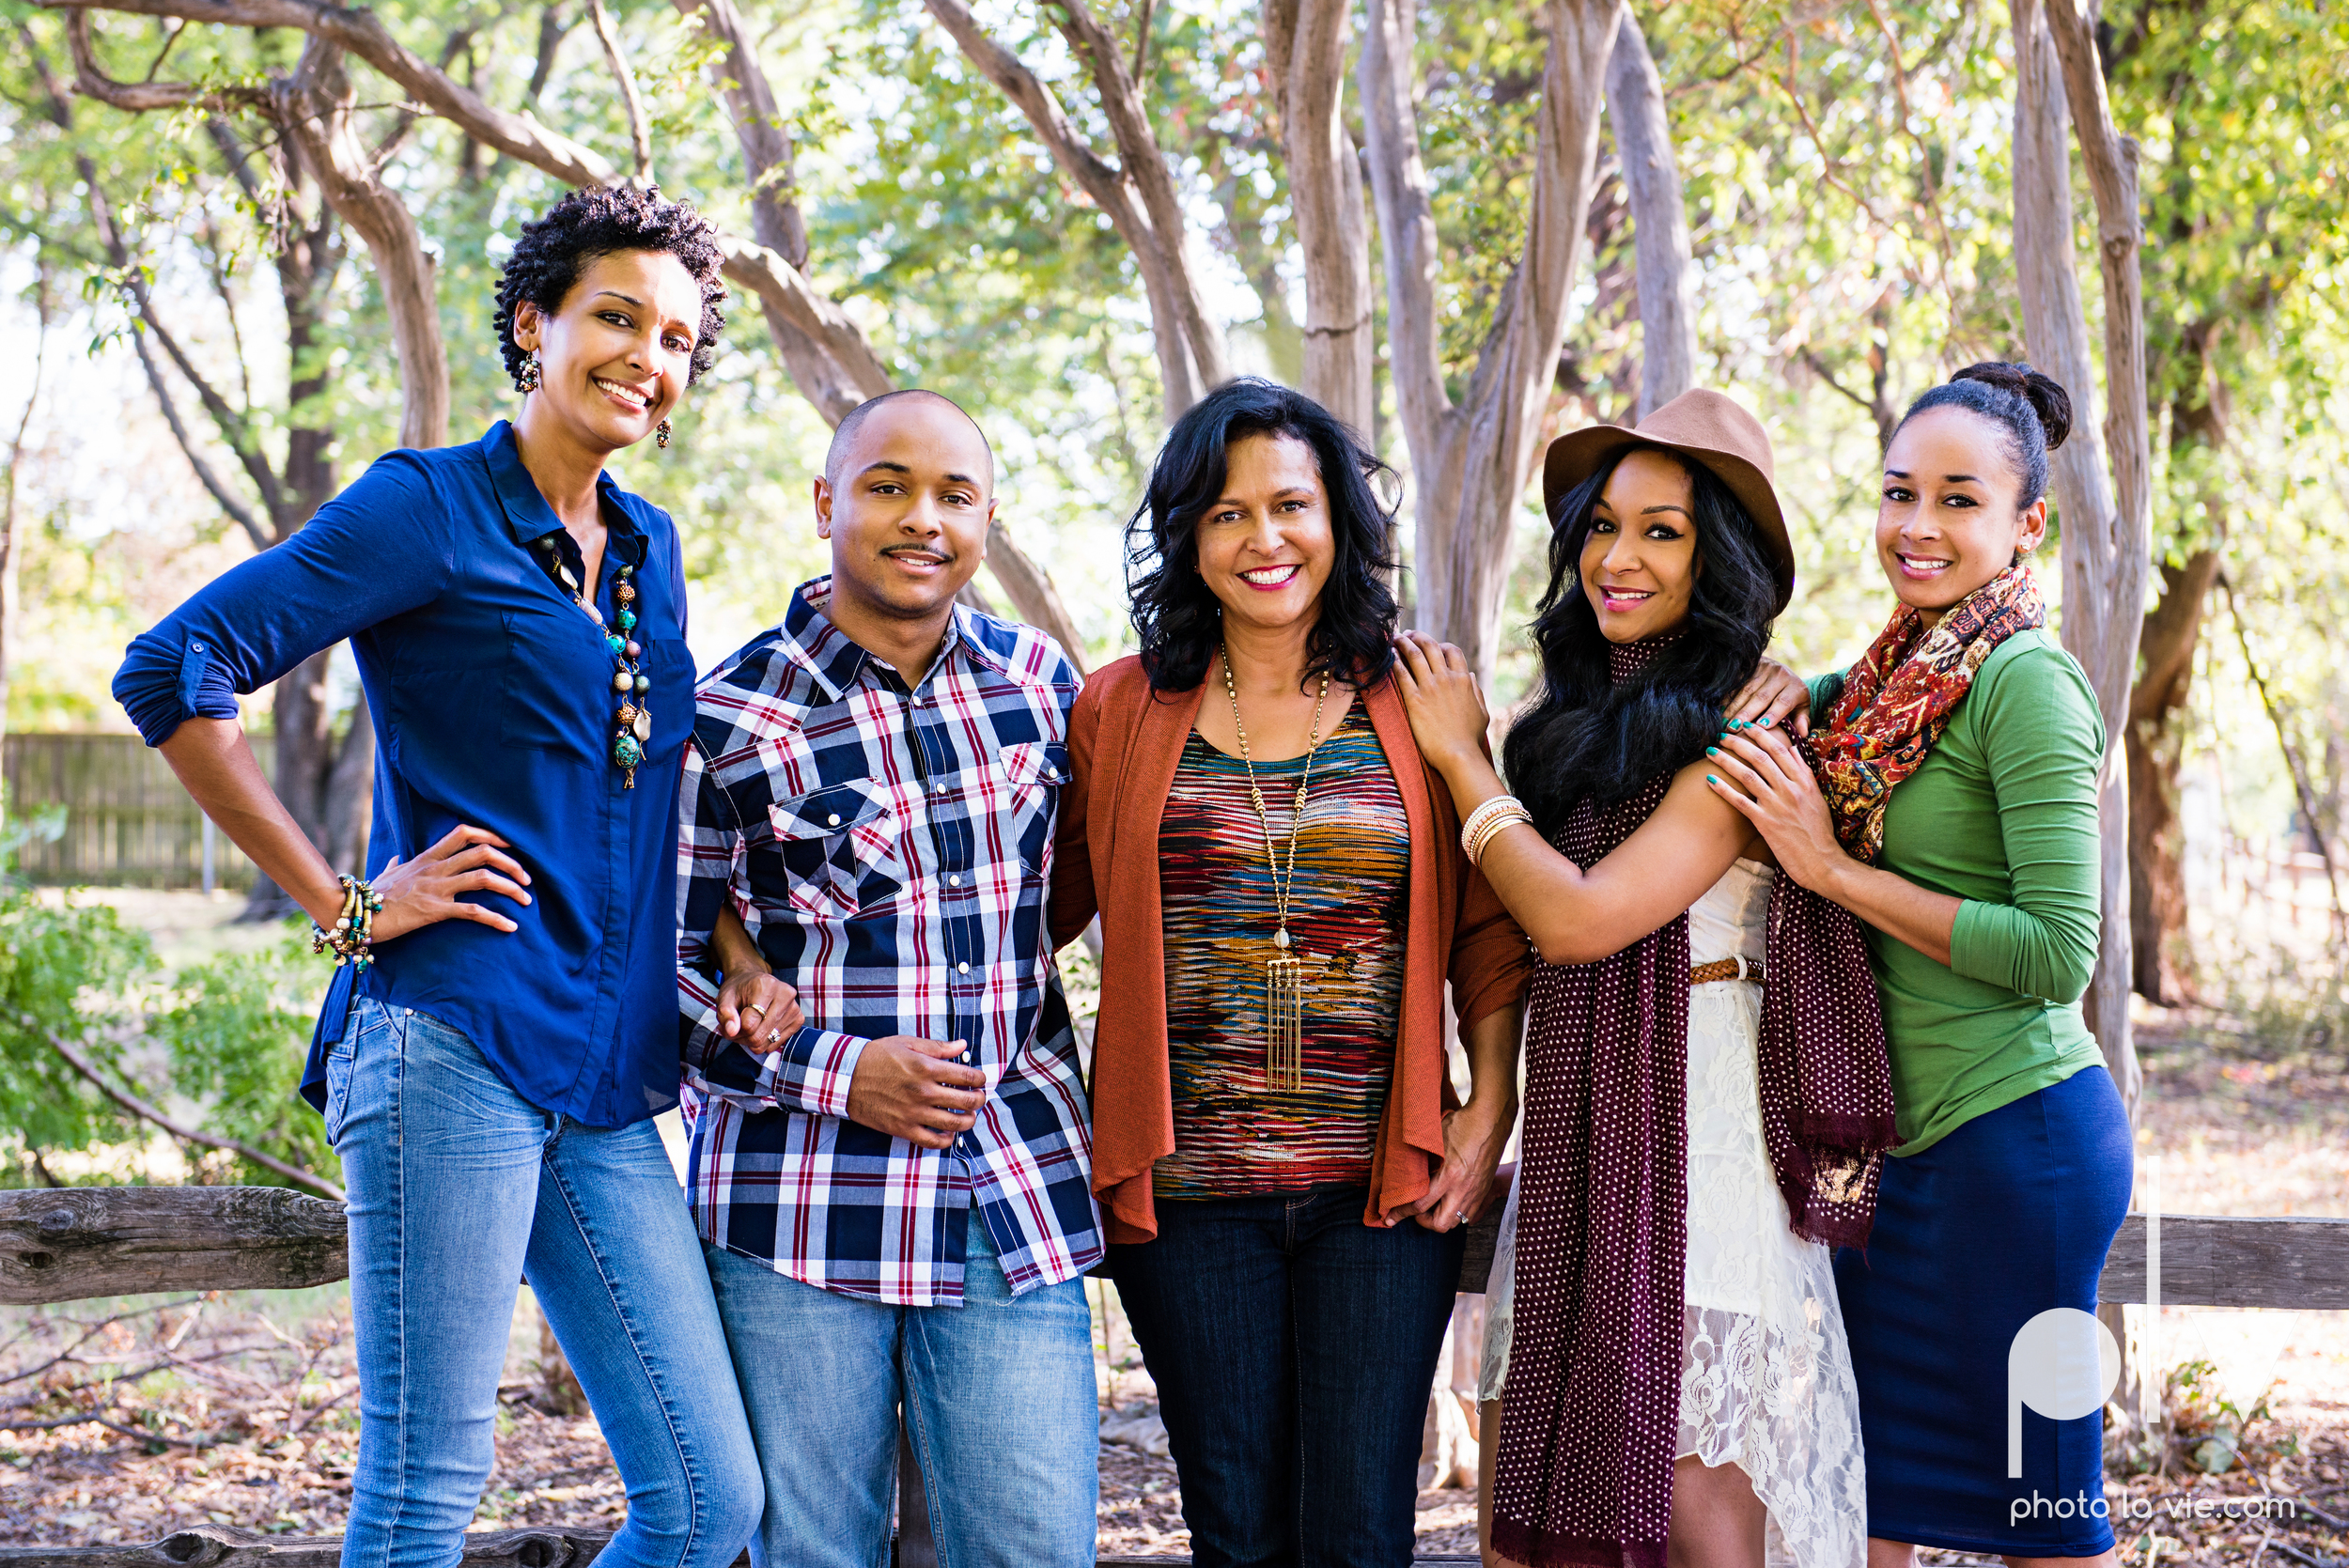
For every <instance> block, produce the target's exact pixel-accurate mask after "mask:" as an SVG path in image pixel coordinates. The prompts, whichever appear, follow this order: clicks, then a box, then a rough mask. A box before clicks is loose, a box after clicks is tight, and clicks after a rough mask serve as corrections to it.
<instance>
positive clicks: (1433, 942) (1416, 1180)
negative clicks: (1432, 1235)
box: [1051, 658, 1532, 1242]
mask: <svg viewBox="0 0 2349 1568" xmlns="http://www.w3.org/2000/svg"><path fill="white" fill-rule="evenodd" d="M1204 691H1206V688H1205V687H1204V686H1201V687H1196V688H1193V689H1192V690H1191V691H1170V692H1162V693H1157V694H1155V695H1154V694H1153V693H1152V691H1151V690H1150V682H1149V680H1148V677H1146V676H1145V675H1143V672H1142V661H1141V660H1139V659H1135V658H1127V659H1121V660H1118V661H1117V662H1116V663H1114V664H1112V665H1110V666H1108V667H1107V668H1105V669H1102V670H1097V671H1096V672H1095V673H1094V674H1093V675H1092V676H1091V678H1089V679H1088V680H1086V682H1085V687H1084V691H1083V692H1082V693H1081V695H1080V696H1079V697H1078V698H1077V706H1076V708H1075V710H1074V711H1073V712H1072V713H1071V714H1070V716H1069V723H1068V754H1069V762H1070V772H1071V777H1070V780H1069V784H1068V786H1067V787H1066V789H1064V790H1063V791H1062V792H1061V810H1060V829H1059V836H1058V839H1057V840H1056V843H1055V846H1054V849H1053V860H1054V866H1053V871H1052V893H1051V927H1052V945H1053V947H1054V949H1055V950H1058V949H1059V948H1060V947H1061V946H1062V945H1063V944H1065V943H1066V942H1068V941H1070V940H1072V939H1075V937H1076V936H1077V934H1078V933H1079V932H1081V931H1082V930H1083V929H1084V927H1085V925H1086V924H1087V923H1088V922H1090V921H1091V920H1092V919H1093V917H1094V915H1095V914H1099V915H1100V917H1101V939H1102V951H1101V1011H1100V1017H1099V1020H1098V1022H1097V1024H1096V1025H1095V1030H1094V1036H1093V1190H1094V1192H1095V1194H1096V1195H1097V1197H1098V1198H1099V1199H1100V1201H1101V1206H1102V1208H1103V1210H1104V1211H1105V1217H1106V1219H1107V1220H1108V1222H1109V1238H1110V1239H1111V1240H1112V1241H1120V1242H1131V1241H1148V1240H1149V1239H1150V1238H1152V1237H1153V1236H1155V1235H1157V1234H1158V1219H1157V1217H1156V1212H1155V1210H1154V1207H1153V1205H1152V1203H1151V1186H1150V1171H1151V1167H1152V1166H1153V1165H1154V1164H1156V1163H1157V1162H1158V1161H1159V1160H1160V1159H1162V1158H1164V1157H1166V1156H1168V1155H1171V1154H1173V1153H1174V1152H1175V1103H1174V1094H1173V1090H1172V1087H1171V1084H1170V1079H1169V1073H1168V1068H1167V1041H1166V961H1165V945H1164V925H1163V924H1162V922H1161V920H1160V918H1159V820H1160V818H1161V816H1162V815H1163V814H1164V812H1165V809H1166V800H1167V796H1168V794H1169V793H1170V792H1171V791H1172V790H1173V788H1174V784H1175V766H1176V765H1177V764H1178V763H1179V762H1180V761H1181V760H1182V754H1183V746H1184V743H1185V742H1186V741H1187V740H1188V739H1189V738H1190V731H1191V726H1192V723H1193V722H1195V721H1196V720H1197V718H1198V715H1199V702H1200V697H1201V694H1202V693H1203V692H1204ZM1361 702H1362V706H1363V707H1364V708H1365V709H1366V710H1367V711H1368V712H1369V714H1370V721H1371V724H1372V726H1373V728H1374V729H1376V730H1377V735H1378V744H1379V746H1380V747H1381V749H1383V750H1384V751H1385V753H1386V754H1387V765H1388V767H1390V768H1392V769H1393V771H1394V782H1395V787H1396V789H1397V790H1398V791H1399V792H1400V793H1401V795H1402V797H1403V814H1404V816H1405V817H1406V819H1407V820H1408V824H1409V828H1410V840H1411V881H1410V908H1409V913H1408V917H1407V925H1406V929H1405V933H1404V970H1403V995H1402V1003H1401V1005H1402V1017H1400V1018H1399V1019H1397V1021H1396V1029H1395V1052H1394V1081H1393V1086H1392V1089H1391V1090H1390V1091H1389V1093H1388V1095H1387V1110H1386V1116H1385V1119H1384V1121H1383V1122H1382V1123H1381V1124H1380V1126H1379V1129H1378V1140H1377V1146H1376V1148H1375V1150H1374V1151H1373V1153H1372V1156H1371V1176H1370V1188H1371V1198H1370V1203H1369V1205H1368V1207H1367V1209H1366V1210H1365V1211H1364V1213H1363V1216H1362V1220H1363V1223H1365V1224H1373V1225H1375V1224H1377V1223H1379V1221H1380V1217H1381V1216H1382V1214H1384V1213H1386V1212H1388V1211H1392V1210H1393V1209H1394V1208H1396V1207H1398V1206H1400V1205H1402V1204H1405V1203H1414V1202H1416V1201H1418V1200H1419V1199H1420V1198H1421V1197H1423V1196H1424V1195H1425V1193H1426V1191H1427V1188H1428V1187H1429V1186H1430V1185H1431V1184H1432V1183H1433V1182H1434V1180H1435V1173H1436V1172H1437V1171H1438V1170H1439V1168H1440V1167H1441V1165H1442V1163H1443V1115H1444V1112H1445V1110H1447V1109H1449V1108H1450V1106H1451V1105H1452V1104H1453V1103H1455V1102H1454V1101H1453V1098H1452V1086H1451V1079H1450V1077H1449V1075H1448V1074H1447V1072H1446V1070H1445V1062H1444V1023H1443V983H1444V981H1445V980H1446V979H1449V980H1450V981H1451V982H1452V997H1453V1004H1454V1007H1455V1011H1456V1012H1457V1013H1458V1015H1459V1018H1460V1025H1461V1027H1462V1028H1464V1029H1465V1028H1467V1027H1468V1026H1469V1025H1471V1024H1473V1023H1475V1022H1476V1021H1477V1020H1478V1019H1480V1018H1483V1017H1486V1016H1487V1015H1489V1014H1491V1013H1493V1012H1494V1011H1495V1010H1497V1009H1499V1008H1501V1007H1506V1006H1508V1005H1510V1004H1511V1003H1513V1002H1516V1001H1519V1000H1521V999H1522V998H1523V997H1524V995H1525V988H1526V984H1527V981H1528V978H1529V977H1530V975H1531V974H1532V954H1531V950H1530V949H1529V948H1528V946H1527V943H1526V939H1525V934H1524V933H1523V932H1522V931H1520V930H1518V929H1517V922H1516V921H1514V920H1512V919H1510V918H1509V913H1508V911H1507V910H1506V909H1504V908H1501V900H1500V899H1499V898H1498V897H1496V896H1495V895H1494V893H1493V891H1492V889H1491V888H1490V887H1488V886H1486V882H1485V878H1484V877H1482V876H1480V875H1479V874H1478V873H1477V872H1476V870H1475V868H1473V867H1472V866H1470V864H1469V863H1468V857H1467V856H1466V855H1464V854H1463V853H1461V850H1460V819H1459V815H1458V813H1457V812H1455V810H1454V809H1453V805H1452V797H1451V794H1450V792H1449V791H1448V790H1446V789H1445V788H1444V787H1443V784H1442V783H1441V781H1440V780H1439V779H1438V777H1437V776H1436V775H1435V773H1434V772H1433V771H1432V770H1431V769H1429V768H1427V767H1426V765H1425V764H1424V763H1423V762H1422V761H1421V760H1420V754H1419V747H1418V745H1417V744H1416V743H1415V742H1414V741H1413V740H1412V738H1411V725H1410V721H1409V719H1408V717H1407V716H1406V715H1405V713H1404V711H1403V699H1402V697H1401V695H1400V694H1399V693H1398V692H1397V691H1395V688H1394V681H1393V679H1392V677H1388V678H1385V679H1381V680H1380V681H1379V682H1378V683H1377V685H1375V686H1373V687H1371V688H1369V689H1368V690H1367V691H1363V692H1362V693H1361Z"/></svg>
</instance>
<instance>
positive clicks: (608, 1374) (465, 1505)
mask: <svg viewBox="0 0 2349 1568" xmlns="http://www.w3.org/2000/svg"><path fill="white" fill-rule="evenodd" d="M326 1068H327V1103H326V1130H327V1136H328V1137H329V1138H330V1139H332V1140H333V1141H334V1148H335V1151H336V1152H337V1153H339V1154H340V1155H341V1156H342V1158H343V1175H344V1180H345V1182H346V1183H347V1184H348V1188H349V1191H350V1201H349V1205H348V1206H349V1212H350V1311H351V1319H352V1323H353V1325H354V1326H355V1327H356V1330H357V1337H358V1348H359V1397H360V1426H359V1463H358V1468H357V1471H356V1473H355V1474H354V1475H353V1476H352V1477H351V1488H350V1494H351V1495H350V1526H349V1528H348V1530H347V1532H346V1533H345V1535H344V1537H343V1558H342V1560H343V1568H454V1564H456V1562H457V1561H458V1560H459V1557H460V1555H461V1550H462V1545H463V1538H464V1531H465V1527H466V1526H467V1525H468V1524H470V1523H472V1521H473V1514H474V1507H475V1506H476V1505H477V1504H478V1503H479V1502H480V1500H481V1489H482V1486H483V1484H484V1483H487V1482H488V1480H489V1478H490V1462H491V1459H492V1457H493V1452H492V1447H491V1441H492V1438H493V1436H494V1435H495V1431H496V1421H497V1409H498V1375H499V1374H500V1372H501V1371H502V1370H503V1369H504V1367H505V1364H506V1338H507V1334H508V1332H509V1330H510V1328H511V1326H512V1323H513V1318H514V1298H515V1293H516V1284H515V1281H518V1280H522V1279H525V1278H526V1279H527V1280H528V1281H529V1284H530V1288H531V1289H532V1290H533V1291H534V1292H536V1293H537V1297H538V1304H539V1305H540V1306H541V1307H542V1308H544V1309H545V1311H546V1314H547V1321H548V1322H549V1323H551V1324H552V1325H553V1327H554V1335H555V1338H556V1340H557V1341H559V1342H560V1343H561V1344H562V1346H563V1353H564V1355H565V1356H566V1357H567V1358H568V1359H569V1361H570V1363H571V1370H572V1371H573V1372H574V1373H576V1374H578V1376H579V1382H580V1386H581V1388H583V1389H585V1390H586V1393H587V1402H588V1404H589V1405H591V1406H592V1407H593V1408H594V1410H595V1413H596V1419H597V1421H599V1423H600V1424H601V1425H602V1428H603V1436H604V1439H605V1440H606V1441H607V1442H609V1443H610V1444H611V1446H612V1457H613V1461H614V1464H615V1465H617V1467H618V1468H619V1472H620V1479H621V1481H622V1482H623V1483H625V1484H626V1486H627V1488H628V1523H627V1524H626V1525H625V1526H623V1527H622V1529H621V1530H620V1532H619V1534H617V1535H616V1536H614V1537H613V1540H612V1544H611V1545H609V1546H606V1547H605V1548H604V1549H603V1552H602V1555H601V1556H599V1558H598V1559H597V1561H598V1562H599V1563H609V1564H611V1565H612V1568H726V1565H727V1564H728V1563H730V1562H732V1561H733V1560H734V1558H735V1555H736V1554H737V1553H738V1552H739V1551H740V1549H741V1547H742V1545H743V1543H744V1542H745V1541H747V1540H748V1539H749V1538H750V1535H751V1532H752V1531H753V1529H755V1528H756V1526H757V1522H758V1516H759V1504H760V1496H761V1495H760V1489H759V1477H758V1460H757V1454H756V1452H755V1451H754V1449H753V1448H752V1446H751V1435H750V1428H749V1426H748V1424H747V1423H746V1421H744V1418H743V1414H742V1402H741V1396H740V1394H739V1392H738V1391H737V1390H736V1389H735V1384H734V1367H733V1364H732V1363H731V1362H730V1361H729V1360H728V1358H727V1356H726V1344H725V1337H724V1331H723V1329H722V1328H720V1327H719V1324H718V1312H717V1308H716V1306H715V1305H714V1304H713V1303H712V1301H711V1299H710V1295H709V1291H708V1285H707V1279H708V1276H707V1275H706V1273H705V1271H704V1270H703V1268H702V1267H701V1259H700V1256H699V1248H700V1242H699V1240H698V1239H697V1238H696V1237H695V1235H694V1234H693V1225H692V1219H691V1217H690V1216H689V1215H688V1213H687V1211H686V1207H685V1199H684V1195H683V1194H682V1193H681V1192H679V1191H678V1189H677V1174H676V1172H674V1171H673V1170H672V1169H671V1168H670V1165H669V1161H668V1157H667V1156H666V1155H664V1154H663V1153H662V1152H661V1135H660V1133H659V1132H658V1131H656V1130H655V1129H654V1127H653V1125H652V1124H651V1123H650V1122H639V1123H637V1124H636V1125H634V1126H629V1127H622V1128H618V1129H616V1130H614V1129H607V1128H599V1127H589V1126H582V1125H580V1124H579V1123H577V1122H575V1121H572V1120H571V1119H570V1118H568V1117H558V1116H553V1115H550V1114H549V1113H547V1112H545V1111H542V1110H537V1108H535V1107H533V1106H531V1105H529V1104H527V1103H525V1102H524V1101H523V1100H522V1099H521V1097H520V1096H518V1095H517V1094H515V1093H514V1092H513V1090H511V1089H509V1088H508V1087H506V1080H505V1079H502V1078H500V1077H499V1076H498V1075H497V1072H496V1071H495V1069H493V1068H492V1067H491V1066H490V1063H489V1062H488V1061H487V1060H486V1059H485V1058H484V1057H483V1056H482V1054H481V1052H480V1051H479V1050H478V1049H476V1048H474V1045H473V1043H472V1042H471V1041H470V1040H468V1039H466V1038H465V1036H464V1035H462V1034H460V1033H459V1032H457V1031H456V1030H454V1029H451V1028H450V1027H448V1025H446V1024H444V1023H442V1022H441V1021H440V1020H439V1019H437V1018H433V1017H428V1016H427V1015H425V1014H423V1013H415V1012H411V1011H410V1010H408V1009H406V1008H392V1007H385V1006H383V1005H381V1003H378V1002H375V1001H368V1000H366V998H362V999H360V1000H359V1001H357V1002H356V1003H355V1004H354V1006H353V1008H352V1013H351V1017H350V1022H349V1024H348V1025H347V1026H346V1027H345V1029H344V1031H343V1039H342V1041H341V1043H340V1044H338V1045H336V1046H335V1047H334V1050H333V1052H332V1053H331V1054H330V1055H329V1056H328V1057H327V1063H326Z"/></svg>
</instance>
